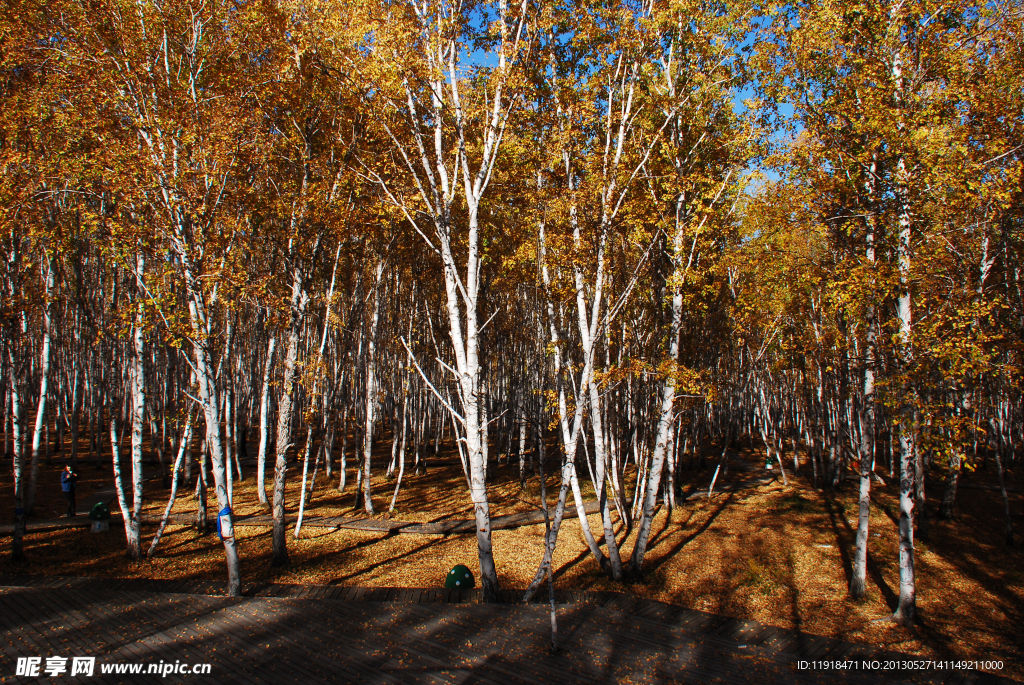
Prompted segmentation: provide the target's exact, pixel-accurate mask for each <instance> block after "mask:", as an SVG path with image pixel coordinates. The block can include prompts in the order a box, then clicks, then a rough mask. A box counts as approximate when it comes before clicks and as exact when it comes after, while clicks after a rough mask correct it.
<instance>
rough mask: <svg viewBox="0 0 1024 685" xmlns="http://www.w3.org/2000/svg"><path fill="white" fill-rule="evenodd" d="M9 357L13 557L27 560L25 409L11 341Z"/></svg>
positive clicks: (19, 560)
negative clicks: (23, 433)
mask: <svg viewBox="0 0 1024 685" xmlns="http://www.w3.org/2000/svg"><path fill="white" fill-rule="evenodd" d="M6 346H7V359H8V361H9V362H10V370H9V371H8V374H7V377H8V381H9V383H10V393H11V400H10V402H11V440H12V445H11V466H12V470H13V472H14V534H13V535H12V536H11V559H12V560H13V561H16V562H22V561H25V523H26V521H27V519H28V515H27V514H26V513H25V477H24V475H25V474H24V469H25V460H24V449H23V446H22V439H23V438H22V432H21V421H22V415H23V413H24V409H23V408H22V406H21V394H20V393H19V392H18V376H19V375H20V374H19V373H18V365H17V364H16V363H15V358H14V350H13V349H12V347H13V346H12V344H11V341H7V343H6Z"/></svg>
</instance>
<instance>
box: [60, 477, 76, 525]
mask: <svg viewBox="0 0 1024 685" xmlns="http://www.w3.org/2000/svg"><path fill="white" fill-rule="evenodd" d="M76 480H78V474H77V473H75V472H74V471H72V470H71V465H70V464H68V465H67V466H65V467H64V470H63V471H61V472H60V489H61V490H63V491H64V499H66V500H67V501H68V518H71V517H72V516H74V515H75V481H76Z"/></svg>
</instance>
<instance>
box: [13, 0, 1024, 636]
mask: <svg viewBox="0 0 1024 685" xmlns="http://www.w3.org/2000/svg"><path fill="white" fill-rule="evenodd" d="M0 11H2V16H0V94H2V95H0V97H2V107H0V165H2V174H0V221H2V231H0V240H2V254H3V260H2V266H0V269H2V273H0V289H2V298H0V330H2V358H0V384H2V387H3V393H2V416H3V441H4V442H3V444H4V450H3V452H4V460H5V461H4V471H3V473H4V476H3V477H4V478H5V479H7V480H8V482H9V483H10V482H11V481H13V494H14V498H13V500H14V506H13V511H12V510H10V509H9V510H8V514H7V516H8V518H7V522H10V521H12V520H13V522H14V524H15V526H14V533H13V535H12V536H11V537H10V544H11V554H12V555H13V558H14V559H15V560H18V559H23V558H26V555H28V556H30V555H31V550H30V549H29V543H30V542H31V538H32V535H33V534H32V532H31V531H30V530H29V531H28V532H26V531H27V528H26V525H27V523H29V522H31V521H32V520H33V518H41V517H42V518H45V516H43V514H41V513H39V512H38V511H37V510H38V509H39V506H38V498H37V491H38V489H39V488H40V487H42V485H41V482H42V479H43V478H44V477H45V478H48V479H50V480H52V477H51V476H50V475H45V476H44V474H49V473H50V471H53V468H52V466H51V465H53V464H56V465H58V466H62V465H63V464H64V463H68V464H71V465H72V467H73V468H76V469H82V470H83V471H87V470H88V469H91V468H93V466H96V467H98V468H102V469H103V470H104V473H105V474H107V475H106V476H104V477H105V478H108V480H110V482H113V483H115V484H116V497H117V499H118V502H117V504H118V505H119V508H120V511H121V512H122V519H123V524H124V525H123V528H124V530H123V532H124V535H125V541H126V550H127V554H128V555H129V557H131V558H133V559H136V560H140V559H146V558H147V557H152V556H153V555H157V556H159V554H160V547H159V543H160V535H161V533H162V532H163V530H164V526H165V525H166V524H167V517H166V516H165V517H164V521H163V523H162V524H161V525H160V526H159V529H157V528H154V527H144V526H143V525H142V524H143V522H142V516H141V511H142V504H143V498H144V496H145V497H148V498H153V497H159V499H160V500H161V502H163V503H166V504H163V503H162V504H161V505H160V506H161V509H163V507H164V506H166V508H167V511H170V509H171V505H172V504H174V501H175V498H177V499H179V500H184V499H186V498H193V499H191V500H189V501H190V502H192V504H190V505H189V506H192V507H195V508H198V509H199V513H198V514H197V521H200V524H199V525H201V526H203V525H207V524H206V522H207V521H208V520H209V521H213V520H215V521H216V531H217V532H219V533H220V537H219V538H217V539H218V544H221V543H220V541H222V544H223V559H224V563H225V570H226V577H227V579H228V583H229V584H228V587H229V593H230V594H235V595H237V594H239V592H240V588H241V585H242V583H244V582H245V578H246V562H245V559H244V558H240V554H239V550H238V546H237V544H236V539H235V527H234V525H235V523H234V520H233V507H236V508H237V506H238V503H237V502H236V499H237V498H236V491H238V492H241V490H240V487H241V486H243V485H245V486H246V487H248V488H249V489H248V490H247V491H246V492H249V493H254V494H253V495H252V497H253V498H258V501H259V503H260V506H261V507H262V508H263V509H264V510H265V511H266V512H267V513H268V514H269V515H270V516H271V517H272V533H271V535H270V536H269V540H268V541H267V545H272V558H273V563H274V564H275V565H281V566H284V565H287V564H288V563H289V549H290V547H292V545H294V544H295V543H294V540H295V538H296V537H298V536H299V535H300V531H299V530H298V529H299V527H301V525H302V517H303V515H308V512H306V508H307V506H308V507H312V506H313V504H312V503H308V502H307V501H306V500H307V498H309V497H320V496H321V495H320V493H321V492H324V491H328V490H333V491H337V492H340V493H342V494H344V495H345V497H346V500H345V501H346V502H347V503H348V505H349V506H354V513H360V512H361V515H362V516H364V517H375V518H378V519H380V518H386V517H387V516H388V515H389V513H391V511H392V510H393V509H394V508H395V501H396V499H397V498H398V497H399V494H400V492H401V490H402V489H404V488H408V487H412V486H413V485H414V484H415V482H416V479H417V478H421V477H423V474H425V473H427V472H429V470H430V469H431V468H432V462H434V461H435V460H437V459H438V458H439V456H438V455H439V454H441V453H444V454H446V455H452V456H453V457H454V459H455V460H456V461H457V462H458V463H459V464H460V466H461V470H460V473H461V476H460V478H459V479H457V480H454V481H452V482H451V485H450V487H451V489H452V491H453V493H454V495H453V496H454V497H456V498H457V499H459V500H460V501H463V502H466V503H471V506H472V517H473V522H474V534H475V540H476V550H477V558H476V559H473V560H467V563H469V561H472V562H473V563H472V566H473V570H474V573H477V574H478V575H477V578H478V579H479V583H480V587H481V588H482V593H483V598H484V600H485V601H496V600H497V599H498V596H499V592H500V590H501V589H502V588H501V583H500V582H499V574H500V572H501V568H500V565H499V564H496V562H495V550H496V547H495V545H494V544H492V528H491V520H492V518H493V515H492V509H493V507H492V505H491V500H490V499H489V497H490V492H491V490H492V487H493V486H492V483H493V481H494V479H495V478H496V477H497V475H496V474H499V473H503V474H509V473H511V474H512V477H513V478H516V479H519V483H521V484H522V486H523V487H524V488H525V487H526V485H527V483H528V482H537V481H538V478H539V479H540V481H541V483H542V485H543V499H541V498H538V497H535V496H534V497H533V505H534V506H535V507H537V508H542V509H543V510H544V512H545V521H547V525H546V528H545V530H546V532H545V534H544V536H543V544H542V545H538V546H537V548H536V549H533V550H526V552H527V553H528V554H530V555H532V557H533V562H532V563H533V564H534V568H535V569H536V574H535V576H534V579H533V582H532V583H531V584H529V586H528V587H527V588H526V590H525V596H524V599H525V600H528V599H529V598H531V597H533V596H534V595H535V594H537V593H541V594H542V595H543V594H545V593H546V592H547V590H546V582H547V580H548V579H550V578H551V576H552V558H553V555H554V553H555V551H556V550H557V548H558V546H559V545H560V544H563V542H564V541H565V536H562V537H561V538H560V537H559V532H560V529H561V528H562V524H563V521H564V520H567V519H568V518H570V517H572V516H574V515H575V516H578V520H579V524H580V526H581V527H582V535H583V539H584V541H585V543H586V549H587V554H588V555H589V556H590V557H591V558H593V560H595V561H596V562H597V564H598V565H599V567H600V569H601V571H602V572H603V573H604V574H606V575H607V577H608V578H610V579H612V580H615V581H620V580H628V579H630V578H635V577H640V576H641V575H642V574H643V573H644V572H645V555H646V554H647V553H648V547H649V544H650V539H651V536H652V520H653V519H654V517H655V514H656V512H657V511H659V510H662V509H668V510H669V511H670V512H671V511H672V509H673V508H674V507H678V506H680V501H681V500H682V498H683V496H684V495H683V493H689V494H692V493H694V492H697V493H699V496H701V497H704V498H709V499H710V498H712V497H713V496H715V491H716V488H718V487H720V484H721V483H723V482H724V479H725V477H726V473H725V471H728V468H729V462H728V460H727V458H726V453H727V451H728V450H729V449H731V447H730V446H733V445H736V444H742V445H748V444H750V445H754V444H756V445H757V446H758V448H759V449H761V450H763V452H764V454H763V456H762V459H767V460H768V461H770V462H772V463H773V467H774V471H773V472H774V473H776V474H777V475H778V477H779V478H781V479H787V478H788V479H796V478H801V479H806V480H807V481H809V482H810V483H811V484H813V487H815V488H820V489H824V490H829V489H831V490H840V489H846V490H850V491H856V492H858V493H859V495H858V497H859V499H858V500H857V501H858V502H859V509H858V510H857V511H856V512H855V513H854V514H852V515H853V516H854V517H855V518H856V524H857V525H856V549H855V555H854V558H853V574H852V579H851V581H850V583H849V593H850V595H851V596H853V597H859V596H862V595H863V594H864V593H865V591H866V584H867V582H868V580H867V563H868V561H867V560H868V542H869V538H870V535H871V534H872V530H869V513H870V512H871V510H872V507H874V504H873V500H872V488H878V487H882V486H883V485H885V486H886V487H890V488H895V489H896V490H898V502H899V506H898V531H899V534H898V544H897V545H895V546H893V547H892V548H891V549H887V551H886V552H885V554H887V555H888V556H889V557H891V558H892V559H895V560H898V568H899V588H898V595H899V601H898V607H897V608H896V610H895V617H894V618H895V620H896V621H897V622H899V623H903V624H905V625H911V624H913V622H914V621H915V610H916V609H915V607H916V601H917V599H916V584H915V537H918V538H921V537H927V535H928V529H929V521H930V520H934V519H943V518H948V517H950V516H953V515H954V513H955V510H956V508H957V506H958V483H960V482H961V479H962V478H965V477H967V476H968V475H970V474H973V473H975V471H977V470H982V471H984V472H985V473H988V474H995V476H994V478H995V480H994V481H993V482H995V483H997V484H998V489H997V490H995V491H993V492H994V495H993V499H991V502H993V503H998V504H993V505H992V506H991V507H989V509H990V511H989V513H988V517H987V524H986V525H988V526H989V527H991V528H994V529H997V530H998V531H1000V535H1001V536H1005V542H1006V544H1007V545H1012V544H1014V541H1015V538H1017V539H1019V536H1020V532H1019V531H1015V530H1014V527H1013V519H1014V517H1017V516H1019V512H1016V511H1013V509H1014V508H1015V506H1016V505H1014V504H1013V499H1012V496H1011V494H1008V491H1009V490H1010V484H1009V482H1008V479H1009V478H1010V475H1009V474H1010V473H1012V472H1013V471H1014V470H1019V469H1020V468H1021V465H1020V459H1021V455H1020V454H1018V453H1017V452H1016V449H1017V447H1018V446H1020V445H1019V443H1020V439H1021V435H1022V422H1024V416H1022V402H1021V400H1022V397H1021V390H1022V385H1021V363H1022V359H1021V354H1022V351H1024V338H1022V335H1024V291H1022V283H1021V277H1022V274H1021V269H1022V266H1024V9H1022V6H1021V4H1020V2H1018V1H1017V0H1005V1H1004V0H995V1H992V2H990V1H985V2H981V1H978V0H957V1H956V2H952V3H950V2H942V3H940V2H937V0H862V1H857V2H840V1H839V0H823V1H821V2H814V3H785V2H783V3H773V2H757V1H756V0H729V1H728V2H711V1H708V0H584V1H582V2H562V1H560V0H550V1H549V0H498V1H497V2H493V3H492V2H475V1H473V0H465V1H462V0H438V1H436V2H434V1H431V0H394V1H392V0H353V1H352V2H318V1H317V0H311V1H309V2H292V1H291V0H253V1H243V0H182V1H181V2H157V1H156V0H95V1H86V0H52V1H47V2H42V1H41V0H9V1H7V2H5V3H3V7H2V10H0ZM385 444H386V448H385V449H384V450H380V449H377V448H379V447H380V446H381V445H385ZM381 455H385V456H381ZM453 463H454V462H453ZM144 471H145V477H144ZM152 473H156V474H158V477H157V478H155V479H150V478H149V476H150V474H152ZM186 474H187V475H186ZM383 476H387V477H388V479H387V480H386V481H382V480H381V477H383ZM296 482H299V483H301V487H300V488H299V490H298V492H300V493H301V494H300V495H299V496H298V500H296V499H295V498H294V497H293V498H292V499H291V500H289V499H288V498H286V490H287V487H286V486H294V485H295V484H296ZM381 482H386V483H387V486H386V488H384V487H381V486H380V485H379V483H381ZM253 483H255V485H253ZM926 483H928V484H929V487H928V489H927V490H926V487H925V485H926ZM932 483H936V485H932ZM371 486H372V487H371ZM288 492H291V491H288ZM525 492H526V491H525V490H524V493H525ZM961 495H962V492H961ZM524 496H525V495H524ZM588 506H589V507H591V509H589V510H587V509H586V508H587V507H588ZM595 507H596V508H595ZM114 508H117V507H114ZM588 512H589V513H593V512H597V513H598V514H599V516H597V517H596V518H595V517H590V518H588V516H587V513H588ZM11 514H13V519H11V518H10V517H11ZM595 521H599V522H598V523H596V524H595V523H594V522H595ZM116 527H117V528H118V532H117V535H120V532H119V531H120V522H118V523H116ZM552 601H553V600H552Z"/></svg>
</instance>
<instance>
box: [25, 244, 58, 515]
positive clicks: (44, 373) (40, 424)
mask: <svg viewBox="0 0 1024 685" xmlns="http://www.w3.org/2000/svg"><path fill="white" fill-rule="evenodd" d="M52 293H53V258H52V257H51V256H50V255H47V259H46V281H45V290H44V292H43V297H44V298H45V304H44V306H43V350H42V352H41V354H40V357H41V358H40V361H39V373H40V376H39V404H38V406H37V407H36V425H35V430H33V431H32V461H31V463H30V465H29V469H30V471H29V476H28V495H27V497H26V500H27V501H26V502H25V510H26V511H28V513H29V514H31V513H32V512H33V511H35V507H36V482H37V480H38V478H39V447H40V442H41V440H42V437H43V428H44V426H45V424H46V398H47V395H48V388H49V382H50V341H51V337H52V334H53V332H52V328H53V307H52V305H51V304H50V296H51V294H52Z"/></svg>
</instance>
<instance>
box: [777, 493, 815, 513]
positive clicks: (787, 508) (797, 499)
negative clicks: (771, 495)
mask: <svg viewBox="0 0 1024 685" xmlns="http://www.w3.org/2000/svg"><path fill="white" fill-rule="evenodd" d="M773 508H774V509H775V511H777V512H779V513H788V512H793V513H796V514H806V513H808V512H811V511H814V509H815V508H816V507H815V505H814V502H813V501H811V500H809V499H807V498H806V497H804V496H803V495H800V494H798V493H793V494H791V495H786V496H785V497H782V498H780V499H779V500H778V501H776V502H775V506H774V507H773Z"/></svg>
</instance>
